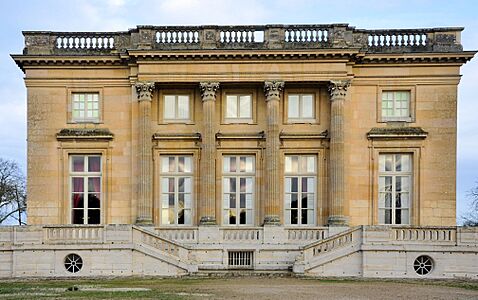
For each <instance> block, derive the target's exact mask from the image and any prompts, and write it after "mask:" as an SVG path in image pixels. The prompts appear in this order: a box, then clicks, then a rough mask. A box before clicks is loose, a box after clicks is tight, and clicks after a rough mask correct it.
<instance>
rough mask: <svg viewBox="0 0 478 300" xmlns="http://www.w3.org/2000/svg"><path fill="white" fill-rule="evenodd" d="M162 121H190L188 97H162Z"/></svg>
mask: <svg viewBox="0 0 478 300" xmlns="http://www.w3.org/2000/svg"><path fill="white" fill-rule="evenodd" d="M163 119H164V121H178V122H185V121H190V119H191V114H190V100H189V95H164V106H163Z"/></svg>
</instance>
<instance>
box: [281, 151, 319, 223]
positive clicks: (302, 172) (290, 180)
mask: <svg viewBox="0 0 478 300" xmlns="http://www.w3.org/2000/svg"><path fill="white" fill-rule="evenodd" d="M316 165H317V164H316V156H314V155H287V156H286V157H285V170H284V171H285V184H284V190H285V197H284V198H285V222H286V224H288V225H314V223H315V218H314V215H315V213H314V212H315V200H316V180H317V168H316Z"/></svg>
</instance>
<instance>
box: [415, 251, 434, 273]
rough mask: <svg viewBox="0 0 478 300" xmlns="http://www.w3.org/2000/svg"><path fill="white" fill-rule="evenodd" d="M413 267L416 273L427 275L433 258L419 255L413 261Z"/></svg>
mask: <svg viewBox="0 0 478 300" xmlns="http://www.w3.org/2000/svg"><path fill="white" fill-rule="evenodd" d="M413 269H414V270H415V272H416V273H417V274H418V275H427V274H429V273H430V272H431V271H432V270H433V260H432V258H431V257H430V256H427V255H421V256H419V257H417V258H416V259H415V261H414V262H413Z"/></svg>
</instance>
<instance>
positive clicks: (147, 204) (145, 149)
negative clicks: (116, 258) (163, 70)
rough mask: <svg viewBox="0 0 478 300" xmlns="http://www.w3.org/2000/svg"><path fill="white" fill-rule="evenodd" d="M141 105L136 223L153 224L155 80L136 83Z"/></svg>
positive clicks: (139, 115)
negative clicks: (152, 113)
mask: <svg viewBox="0 0 478 300" xmlns="http://www.w3.org/2000/svg"><path fill="white" fill-rule="evenodd" d="M135 89H136V94H137V97H138V105H139V114H138V121H139V124H138V125H139V126H138V127H139V156H138V165H139V178H138V215H137V218H136V223H138V224H144V225H148V224H152V221H153V218H152V203H153V197H152V186H153V185H152V183H153V181H152V180H153V179H152V178H153V173H152V164H153V156H152V144H151V137H152V133H151V101H152V96H153V91H154V82H138V83H136V85H135Z"/></svg>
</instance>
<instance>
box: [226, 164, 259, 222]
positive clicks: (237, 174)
mask: <svg viewBox="0 0 478 300" xmlns="http://www.w3.org/2000/svg"><path fill="white" fill-rule="evenodd" d="M254 177H255V158H254V156H224V164H223V177H222V192H223V223H224V224H225V225H252V224H253V214H252V212H253V209H252V208H253V205H254Z"/></svg>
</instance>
